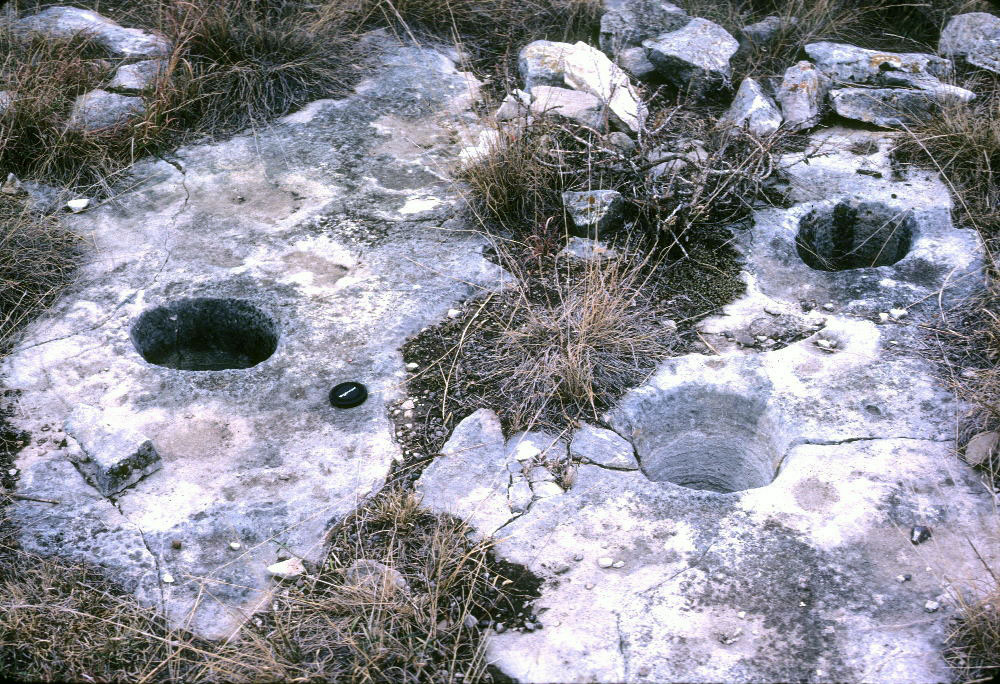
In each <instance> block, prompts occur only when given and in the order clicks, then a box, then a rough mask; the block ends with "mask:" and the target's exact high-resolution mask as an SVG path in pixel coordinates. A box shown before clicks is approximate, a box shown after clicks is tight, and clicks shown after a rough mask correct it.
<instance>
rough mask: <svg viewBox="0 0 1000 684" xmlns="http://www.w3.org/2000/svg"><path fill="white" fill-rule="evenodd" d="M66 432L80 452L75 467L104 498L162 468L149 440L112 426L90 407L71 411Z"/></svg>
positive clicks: (123, 428)
mask: <svg viewBox="0 0 1000 684" xmlns="http://www.w3.org/2000/svg"><path fill="white" fill-rule="evenodd" d="M65 429H66V434H68V435H69V436H70V437H72V438H73V439H74V440H76V442H77V443H78V444H79V445H80V449H81V450H82V451H83V456H82V457H80V458H77V459H75V462H74V465H75V466H76V468H77V470H79V471H80V474H81V475H83V477H84V479H86V480H87V482H89V483H90V484H91V485H93V486H94V488H96V489H97V491H99V492H100V493H101V494H103V495H104V496H112V495H114V494H117V493H119V492H121V491H122V490H123V489H125V488H126V487H128V486H130V485H133V484H135V483H136V482H138V481H139V480H141V479H142V478H144V477H146V476H147V475H149V474H150V473H154V472H156V471H157V470H159V469H160V468H161V467H162V465H163V464H162V463H161V462H160V455H159V454H158V453H156V449H154V448H153V443H152V442H151V441H150V440H149V438H148V437H146V436H145V435H142V434H140V433H138V432H136V431H135V430H132V429H131V428H129V427H128V426H126V425H120V424H114V423H112V421H110V420H108V419H106V418H105V416H104V414H103V413H102V412H101V411H100V410H99V409H97V408H95V407H93V406H80V407H78V408H77V409H76V410H75V411H73V413H72V414H71V415H70V416H69V418H67V420H66V425H65Z"/></svg>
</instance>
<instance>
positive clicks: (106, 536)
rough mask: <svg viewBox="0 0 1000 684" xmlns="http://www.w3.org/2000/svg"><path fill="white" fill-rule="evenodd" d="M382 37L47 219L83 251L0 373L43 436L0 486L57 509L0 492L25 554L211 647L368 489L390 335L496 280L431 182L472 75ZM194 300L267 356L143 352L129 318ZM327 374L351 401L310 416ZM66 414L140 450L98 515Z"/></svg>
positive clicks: (446, 160) (453, 155)
mask: <svg viewBox="0 0 1000 684" xmlns="http://www.w3.org/2000/svg"><path fill="white" fill-rule="evenodd" d="M381 40H382V42H383V43H384V44H385V46H386V51H385V53H384V55H383V56H382V57H381V62H380V66H379V67H378V68H377V69H376V70H375V71H374V72H373V73H372V75H371V76H370V77H369V78H368V79H367V80H365V81H363V82H362V83H361V84H359V86H358V87H357V90H356V92H355V93H354V94H352V95H350V96H348V97H346V98H343V99H339V100H321V101H318V102H314V103H312V104H310V105H308V106H307V107H305V108H303V109H302V110H300V111H298V112H296V113H294V114H291V115H289V116H287V117H285V118H284V119H281V120H280V121H277V122H275V123H274V124H272V125H271V126H269V127H268V128H267V129H266V130H261V131H257V132H256V135H255V136H236V137H233V138H232V139H229V140H225V141H222V142H218V143H213V144H204V145H197V146H191V147H184V148H181V149H179V150H178V151H177V152H176V153H175V154H174V155H171V156H170V157H169V160H159V159H151V160H146V161H141V162H139V163H138V164H137V165H136V166H135V167H134V168H133V170H132V175H131V176H130V177H129V178H126V179H123V185H124V186H125V187H127V188H134V189H132V190H130V191H129V192H124V193H121V194H119V195H118V196H117V198H116V202H114V203H107V204H102V205H100V206H97V207H94V208H92V209H90V210H88V211H87V212H85V213H82V214H68V215H67V216H66V218H65V220H66V222H67V225H69V226H70V227H71V228H72V229H74V230H75V231H76V232H78V233H79V234H81V235H84V236H86V239H85V240H83V241H82V243H81V244H83V245H91V247H90V249H89V250H88V251H87V252H86V253H85V254H84V259H83V264H82V266H81V274H80V277H79V279H78V280H77V281H76V284H75V285H74V287H73V288H71V289H70V290H69V291H67V293H66V294H65V295H63V297H62V298H61V299H60V300H59V301H58V302H56V303H55V305H54V306H53V307H52V309H51V310H50V311H49V312H47V313H46V314H45V315H44V316H43V317H42V318H41V319H39V320H38V321H37V322H36V323H35V324H33V325H32V326H30V327H29V328H28V329H27V330H26V332H25V336H24V338H23V340H21V341H20V342H19V344H18V345H17V347H16V348H15V349H14V350H13V351H12V353H11V354H10V355H9V356H7V357H5V358H4V359H3V362H2V366H0V373H2V374H3V377H4V383H5V385H6V386H7V387H10V388H12V389H17V390H21V391H22V395H21V402H20V403H21V407H22V408H23V415H21V416H20V418H19V419H18V420H19V425H18V427H19V428H20V429H24V430H27V431H28V432H31V433H33V434H50V435H52V436H51V437H50V438H49V439H48V441H46V442H44V443H41V444H38V443H34V442H33V443H32V444H31V445H29V446H28V447H26V448H25V449H24V450H23V451H22V453H21V455H20V457H19V462H18V467H19V468H21V469H22V471H23V472H24V476H23V477H22V479H21V481H20V482H19V487H18V490H17V491H18V493H19V494H22V495H26V496H39V497H40V498H51V499H53V500H58V501H60V504H59V505H48V504H39V503H34V502H28V501H19V502H16V503H15V504H13V505H12V506H11V508H10V509H9V510H10V511H11V514H12V516H13V517H14V520H15V522H16V524H17V525H18V526H19V528H20V530H21V532H20V534H21V538H20V541H21V544H22V546H23V547H24V548H25V550H26V551H28V552H30V553H36V554H38V555H41V556H53V555H54V556H60V557H63V558H68V559H71V560H73V561H75V562H91V563H97V564H98V565H100V566H101V567H104V568H107V569H108V571H109V572H110V573H111V574H112V575H115V576H121V577H122V578H123V579H124V580H125V581H126V583H127V585H128V586H129V588H131V589H134V590H135V592H136V594H137V595H138V596H139V597H140V598H141V599H142V600H143V601H144V602H146V603H148V604H150V605H156V606H159V605H161V598H162V605H163V607H164V610H165V612H166V614H167V615H168V617H169V618H170V619H171V620H172V621H173V623H174V624H181V623H185V624H190V626H191V627H192V628H193V629H194V630H195V631H197V632H198V633H200V634H202V635H204V636H209V637H225V636H228V635H230V634H231V633H232V632H233V631H234V630H235V629H236V628H237V627H238V626H239V625H240V624H241V623H242V622H243V621H244V620H245V619H246V617H247V615H249V614H251V613H252V612H253V611H254V610H255V609H256V608H257V607H258V606H260V605H265V603H264V602H266V601H267V599H268V596H269V594H270V592H271V591H272V590H273V588H274V586H275V583H274V581H273V580H272V579H271V578H270V576H269V574H268V572H267V567H268V566H271V565H273V564H274V563H275V562H277V560H278V556H279V554H282V553H284V554H285V555H289V554H290V555H293V556H295V557H300V558H303V559H305V560H307V561H311V562H315V561H318V560H320V559H321V558H322V557H323V555H324V553H325V552H324V546H323V541H324V535H325V534H326V533H327V531H328V530H329V527H330V524H331V522H333V521H336V520H337V519H339V518H340V517H342V516H344V515H346V514H347V513H349V512H350V511H352V510H353V509H354V508H355V507H356V505H357V503H358V501H359V500H361V499H363V498H364V497H366V496H368V495H369V494H370V493H371V492H374V491H375V490H377V489H378V488H379V487H380V486H381V485H382V483H383V482H384V479H385V476H386V474H387V472H388V470H389V468H390V465H391V464H392V462H393V458H394V457H398V456H399V455H400V447H399V446H398V444H397V443H396V442H395V439H394V428H393V425H392V424H391V422H390V420H389V418H388V417H387V411H386V406H387V405H388V404H389V403H391V402H394V401H396V400H397V399H399V398H400V396H399V393H400V390H399V387H400V385H401V380H402V379H403V378H405V375H406V371H405V370H404V367H403V363H402V360H401V359H400V356H399V352H398V348H399V346H400V345H401V344H402V343H403V341H404V340H405V339H407V338H408V337H409V336H411V335H413V334H415V333H416V332H417V331H419V330H420V329H421V328H422V327H424V326H427V325H429V324H431V323H432V322H434V321H437V320H439V319H441V318H443V317H444V316H445V313H446V312H447V311H448V309H449V308H452V307H454V306H455V305H456V304H457V303H458V302H459V301H461V300H463V299H465V298H467V297H468V296H469V295H470V294H471V293H472V292H473V291H475V289H476V288H479V287H483V286H486V285H490V286H493V285H496V284H497V283H498V282H500V278H501V272H500V271H499V270H498V269H497V268H496V267H495V266H493V265H491V264H490V263H489V262H488V261H486V260H485V259H484V258H483V257H482V255H481V250H482V248H483V245H484V241H483V240H482V238H481V237H477V236H476V234H475V233H474V232H472V231H469V230H468V229H467V228H466V226H465V223H464V222H463V221H462V220H460V219H458V218H456V212H457V211H458V207H461V206H462V200H461V197H460V195H459V194H458V192H457V190H456V189H455V187H454V185H453V183H452V182H451V181H450V180H449V179H448V178H447V177H446V176H445V175H444V174H445V173H447V172H448V171H450V170H453V169H454V168H455V166H456V164H457V158H458V152H459V149H460V148H461V147H462V146H463V145H465V144H468V142H469V140H471V139H474V138H475V137H476V135H477V133H478V130H479V126H480V124H479V123H478V118H477V117H476V115H475V114H474V113H473V112H472V111H471V106H472V103H473V102H474V101H475V99H476V97H477V89H478V82H477V81H476V80H475V79H473V78H472V77H471V76H470V75H468V74H466V73H463V72H461V71H459V70H458V69H456V67H455V64H454V62H453V61H452V59H451V58H450V57H449V56H448V52H447V51H439V50H434V49H431V48H424V49H417V48H412V47H395V46H394V43H393V42H392V39H391V38H390V37H389V36H383V37H382V39H381ZM418 96H419V97H418ZM466 136H467V137H466ZM449 221H450V222H451V223H448V222H449ZM445 224H447V226H448V227H450V228H452V229H451V230H449V229H448V228H444V229H442V225H445ZM204 298H213V299H216V300H223V301H229V302H241V303H243V304H247V305H252V307H253V310H255V311H257V312H258V313H256V314H253V315H249V314H248V315H243V316H240V315H230V316H228V317H227V318H223V319H220V320H221V322H223V323H224V324H225V326H226V329H227V330H228V331H229V333H227V334H235V335H236V336H237V339H239V338H240V336H242V335H246V338H245V339H258V340H260V341H261V342H262V344H261V346H259V347H257V348H255V350H254V353H256V352H257V351H262V352H264V353H266V352H267V351H268V349H269V347H270V345H268V344H263V342H267V341H268V340H270V341H271V342H273V345H274V346H273V353H272V354H271V355H270V356H269V357H267V358H266V359H264V360H262V361H260V362H259V363H256V365H250V366H247V365H245V364H244V363H242V362H241V363H237V364H236V365H235V367H228V368H227V369H221V370H179V369H176V368H171V367H168V366H164V365H157V364H156V363H153V362H150V361H147V360H146V359H144V357H143V355H141V354H140V353H139V351H138V350H137V348H136V346H135V344H134V340H133V338H132V332H133V329H134V327H135V325H136V323H137V322H138V320H139V318H140V317H141V316H142V315H143V314H144V313H146V312H148V311H152V310H155V309H156V308H157V307H161V306H164V305H171V304H174V303H183V302H185V301H190V300H192V299H194V300H197V299H204ZM161 310H164V309H161ZM165 310H166V311H168V312H169V311H170V308H169V307H168V308H167V309H165ZM184 310H185V311H194V310H193V309H184ZM241 310H242V311H244V313H246V312H247V311H249V309H246V308H245V307H243V308H242V309H240V308H238V307H234V306H230V308H229V309H220V310H219V311H229V312H230V313H234V312H235V313H239V312H240V311H241ZM167 322H169V321H167ZM240 326H246V327H243V328H241V327H240ZM153 327H154V328H155V327H156V326H153ZM164 329H165V330H169V329H170V328H169V325H168V326H167V327H166V328H164ZM204 329H205V328H202V330H204ZM161 330H162V329H161ZM264 333H267V334H264ZM177 351H182V349H181V348H180V347H178V348H177ZM195 351H196V350H195ZM237 351H238V350H237ZM237 356H238V355H237ZM181 360H182V361H183V359H181ZM194 360H197V359H194ZM217 360H218V359H211V358H209V359H204V361H206V362H212V361H217ZM231 360H232V361H234V362H238V361H241V359H239V358H233V359H231ZM345 380H360V381H362V382H364V384H365V385H367V387H368V389H369V397H368V400H367V401H366V402H365V403H364V404H362V405H360V406H358V407H357V408H352V409H333V408H331V406H330V404H329V402H328V399H327V395H328V393H329V391H330V388H331V387H332V386H334V385H336V384H337V383H339V382H343V381H345ZM79 404H90V405H93V406H94V407H95V408H97V409H99V410H101V411H103V412H110V413H113V415H114V416H115V419H116V424H119V425H128V426H130V427H131V428H133V429H135V430H136V431H138V432H140V433H141V434H144V435H146V436H147V437H149V438H150V439H151V440H152V442H153V444H154V445H155V447H156V450H157V452H158V453H159V454H160V457H161V459H162V463H163V467H162V468H161V469H160V470H159V471H157V472H155V473H153V474H151V475H148V476H147V477H145V478H143V479H142V480H140V481H139V482H137V483H136V484H135V485H133V486H131V487H129V488H128V489H126V490H124V491H123V492H122V493H121V494H120V495H119V496H118V497H117V501H116V505H117V508H116V506H115V505H112V504H111V503H110V502H109V501H107V499H105V498H104V497H102V496H100V495H99V494H98V493H97V492H96V491H95V490H94V489H93V488H92V487H91V486H90V485H89V484H87V483H86V482H85V481H84V479H83V478H82V477H81V476H80V475H79V473H77V472H76V470H75V469H74V468H73V466H72V465H71V464H70V463H69V461H68V460H67V456H68V454H67V450H66V449H64V448H61V447H60V446H59V443H60V441H61V437H62V435H61V434H59V433H60V431H61V428H62V425H63V423H64V421H65V419H66V418H67V417H68V415H69V413H70V412H71V409H72V407H74V406H76V405H79ZM45 426H52V431H51V432H48V433H46V431H45V430H43V427H45ZM98 530H103V532H99V531H98ZM173 540H180V541H181V542H182V545H181V548H180V549H176V548H174V547H173V545H172V541H173ZM234 541H236V542H239V543H240V544H241V550H240V551H239V552H234V551H233V550H232V548H231V547H230V544H231V543H232V542H234ZM164 573H168V574H169V575H171V576H172V577H173V579H174V581H173V582H172V583H161V582H160V581H159V578H160V577H161V576H162V575H163V574H164ZM161 591H162V594H161ZM206 596H211V597H212V598H211V599H210V600H205V597H206Z"/></svg>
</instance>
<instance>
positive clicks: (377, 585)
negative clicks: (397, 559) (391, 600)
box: [344, 558, 410, 595]
mask: <svg viewBox="0 0 1000 684" xmlns="http://www.w3.org/2000/svg"><path fill="white" fill-rule="evenodd" d="M344 577H345V579H346V580H347V582H348V583H349V584H352V585H354V586H355V587H357V588H359V589H365V590H367V591H371V592H372V593H374V594H376V595H381V594H386V593H389V592H395V591H402V592H408V591H409V590H410V587H409V584H408V583H407V581H406V578H405V577H403V575H402V573H401V572H399V570H396V569H395V568H390V567H389V566H388V565H386V564H385V563H380V562H378V561H376V560H371V559H368V558H359V559H358V560H356V561H354V562H353V563H351V564H350V565H349V566H348V568H347V570H345V571H344Z"/></svg>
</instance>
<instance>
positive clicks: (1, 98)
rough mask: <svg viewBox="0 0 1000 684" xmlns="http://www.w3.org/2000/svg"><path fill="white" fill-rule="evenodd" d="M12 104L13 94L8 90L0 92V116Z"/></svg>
mask: <svg viewBox="0 0 1000 684" xmlns="http://www.w3.org/2000/svg"><path fill="white" fill-rule="evenodd" d="M13 103H14V93H12V92H11V91H9V90H0V116H2V115H3V114H4V113H5V112H6V111H7V110H8V109H10V106H11V105H12V104H13Z"/></svg>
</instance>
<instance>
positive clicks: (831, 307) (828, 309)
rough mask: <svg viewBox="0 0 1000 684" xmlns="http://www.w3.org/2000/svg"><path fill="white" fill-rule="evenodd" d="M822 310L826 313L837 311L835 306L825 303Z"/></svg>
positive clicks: (831, 303)
mask: <svg viewBox="0 0 1000 684" xmlns="http://www.w3.org/2000/svg"><path fill="white" fill-rule="evenodd" d="M823 309H824V310H826V311H835V310H836V309H837V306H836V304H834V303H833V302H827V303H826V304H824V305H823Z"/></svg>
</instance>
